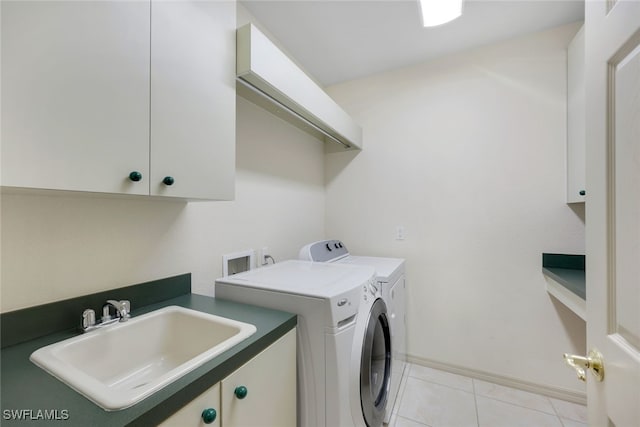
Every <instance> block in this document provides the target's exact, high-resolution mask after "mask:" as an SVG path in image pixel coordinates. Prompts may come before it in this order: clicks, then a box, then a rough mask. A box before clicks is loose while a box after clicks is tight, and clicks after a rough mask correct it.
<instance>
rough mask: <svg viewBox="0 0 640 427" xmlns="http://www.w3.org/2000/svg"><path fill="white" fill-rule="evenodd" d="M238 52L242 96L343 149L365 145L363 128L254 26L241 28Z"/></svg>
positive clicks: (248, 25) (240, 93) (249, 25)
mask: <svg viewBox="0 0 640 427" xmlns="http://www.w3.org/2000/svg"><path fill="white" fill-rule="evenodd" d="M236 55H237V61H236V62H237V65H236V73H237V75H238V78H239V79H240V81H241V82H243V84H244V85H246V87H243V86H240V85H239V86H238V94H239V95H241V96H243V97H245V98H247V99H248V100H250V101H252V102H254V103H256V104H258V105H260V106H262V107H266V108H267V109H268V110H269V111H271V112H273V113H275V114H277V115H279V116H281V117H282V118H285V119H287V120H289V121H292V122H293V123H294V124H296V125H297V126H298V127H300V128H302V129H304V130H307V131H310V133H312V134H314V135H316V136H317V135H318V134H322V135H324V137H325V141H327V142H331V143H332V144H336V145H338V146H340V147H342V148H343V149H361V148H362V128H361V127H360V126H359V125H358V124H357V123H356V122H355V121H354V120H353V119H352V118H351V117H350V116H349V115H348V114H347V113H346V112H345V111H344V110H343V109H342V108H341V107H340V106H339V105H338V104H337V103H336V102H335V101H334V100H333V99H332V98H331V97H330V96H329V95H327V93H326V92H325V91H324V90H323V89H322V88H321V87H320V86H318V85H317V84H316V83H315V82H314V81H313V80H312V79H311V78H310V77H309V76H307V75H306V74H305V73H304V71H302V70H301V69H300V68H299V67H298V66H297V65H296V64H295V62H293V61H292V60H291V59H290V58H289V57H288V56H287V55H285V54H284V53H283V52H282V51H281V50H280V49H279V48H278V47H277V46H276V45H275V44H274V43H273V42H272V41H271V40H269V38H268V37H267V36H265V35H264V34H263V33H262V32H260V30H258V29H257V28H256V27H255V26H254V25H252V24H247V25H245V26H243V27H241V28H239V29H238V33H237V51H236ZM264 99H269V100H270V101H272V102H275V107H270V105H271V106H273V105H274V104H269V103H265V102H264ZM291 117H294V119H293V120H291ZM300 123H302V124H300Z"/></svg>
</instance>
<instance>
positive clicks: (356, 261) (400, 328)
mask: <svg viewBox="0 0 640 427" xmlns="http://www.w3.org/2000/svg"><path fill="white" fill-rule="evenodd" d="M298 257H299V258H300V259H302V260H307V261H314V262H327V263H334V264H351V265H370V266H372V267H374V269H375V270H376V281H377V282H378V283H379V286H380V287H381V288H382V299H383V300H384V302H385V304H386V306H387V311H388V313H389V318H390V323H391V348H392V354H393V358H392V364H391V383H390V388H389V399H388V403H387V407H386V413H385V417H384V422H385V423H388V422H389V420H390V418H391V413H392V411H393V406H394V404H395V401H396V397H397V396H398V391H399V389H400V382H401V380H402V375H403V373H404V370H405V368H406V365H407V328H406V301H405V289H406V284H405V274H404V259H400V258H381V257H368V256H354V255H351V254H350V253H349V251H348V250H347V248H346V246H345V245H344V244H343V243H342V242H341V241H340V240H321V241H318V242H314V243H310V244H308V245H306V246H304V247H303V248H302V249H300V253H299V256H298Z"/></svg>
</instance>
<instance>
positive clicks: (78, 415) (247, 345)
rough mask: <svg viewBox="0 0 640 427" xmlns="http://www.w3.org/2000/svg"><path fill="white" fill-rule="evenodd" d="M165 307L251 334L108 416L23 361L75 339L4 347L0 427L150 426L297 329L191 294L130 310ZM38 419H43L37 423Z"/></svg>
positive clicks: (278, 315) (56, 337)
mask: <svg viewBox="0 0 640 427" xmlns="http://www.w3.org/2000/svg"><path fill="white" fill-rule="evenodd" d="M170 305H178V306H182V307H186V308H191V309H194V310H199V311H203V312H206V313H211V314H215V315H218V316H223V317H228V318H230V319H235V320H239V321H242V322H247V323H251V324H254V325H255V326H256V328H257V332H256V333H255V334H253V335H252V336H251V337H249V338H248V339H246V340H245V341H243V342H241V343H240V344H238V345H236V346H234V347H233V348H231V349H229V350H227V351H226V352H224V353H222V354H221V355H219V356H217V357H215V358H214V359H212V360H210V361H209V362H207V363H205V364H203V365H202V366H200V367H198V368H197V369H195V370H193V371H191V372H189V373H188V374H186V375H184V376H183V377H181V378H179V379H178V380H176V381H174V382H172V383H171V384H169V385H167V386H166V387H164V388H163V389H161V390H159V391H158V392H156V393H154V394H153V395H151V396H149V397H148V398H146V399H144V400H143V401H141V402H140V403H138V404H136V405H134V406H132V407H130V408H128V409H123V410H121V411H112V412H107V411H105V410H103V409H102V408H100V407H99V406H97V405H95V404H94V403H93V402H91V401H89V400H88V399H86V398H85V397H84V396H82V395H81V394H79V393H77V392H76V391H74V390H73V389H71V388H70V387H69V386H67V385H66V384H64V383H63V382H61V381H59V380H57V379H56V378H54V377H53V376H51V375H49V374H48V373H47V372H45V371H44V370H42V369H41V368H39V367H37V366H36V365H34V364H33V363H32V362H31V361H30V360H29V356H30V355H31V353H32V352H33V351H35V350H36V349H38V348H40V347H42V346H45V345H48V344H51V343H54V342H57V341H60V340H63V339H66V338H70V337H72V336H75V335H77V334H78V333H74V332H69V331H67V332H56V333H53V334H50V335H47V336H44V337H41V338H37V339H33V340H30V341H26V342H23V343H20V344H16V345H12V346H9V347H5V348H3V349H2V351H1V354H0V356H1V373H2V377H1V380H0V381H1V387H2V389H1V391H2V393H1V395H0V397H1V399H2V403H1V406H2V418H1V420H0V424H2V425H3V426H10V425H20V426H23V425H40V426H43V425H47V426H49V425H64V426H67V427H69V426H109V427H111V426H129V425H131V426H151V425H156V424H158V423H159V422H160V421H162V420H164V419H166V418H167V417H168V416H170V415H171V414H172V413H173V412H175V411H176V410H177V409H179V408H181V407H182V406H184V405H185V404H187V403H188V402H189V401H191V400H193V399H194V398H195V397H196V396H198V395H200V394H201V393H202V392H204V391H205V390H207V389H208V388H209V387H210V386H212V385H213V384H215V383H217V382H219V381H220V380H222V379H223V378H225V377H226V376H227V375H229V374H230V373H232V372H233V371H235V370H236V369H237V368H239V367H240V366H242V365H243V364H244V363H245V362H247V361H248V360H250V359H251V358H253V357H254V356H255V355H257V354H258V353H260V352H261V351H262V350H264V349H265V348H266V347H268V346H269V345H270V344H272V343H273V342H275V341H276V340H277V339H278V338H280V337H281V336H283V335H284V334H285V333H286V332H288V331H289V330H291V329H292V328H294V327H295V326H296V323H297V320H296V315H294V314H290V313H285V312H281V311H276V310H270V309H266V308H262V307H256V306H252V305H246V304H239V303H235V302H231V301H226V300H221V299H216V298H211V297H206V296H202V295H196V294H186V295H182V296H178V297H175V298H171V299H168V300H165V301H162V302H159V303H155V304H152V305H148V306H145V307H142V308H140V309H138V310H136V309H135V307H134V309H133V310H132V315H133V316H136V315H140V314H144V313H146V312H149V311H152V310H156V309H158V308H162V307H166V306H170ZM5 326H6V325H5ZM123 351H126V349H123ZM99 352H100V349H99V348H97V349H96V354H99ZM29 411H30V412H29ZM45 411H46V412H45ZM17 414H21V415H23V416H26V418H27V419H22V420H17V419H14V418H15V417H16V415H17ZM43 417H48V418H46V419H44V420H43ZM50 418H53V419H50ZM56 418H57V419H56Z"/></svg>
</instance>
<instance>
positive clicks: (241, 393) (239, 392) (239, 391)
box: [234, 385, 249, 399]
mask: <svg viewBox="0 0 640 427" xmlns="http://www.w3.org/2000/svg"><path fill="white" fill-rule="evenodd" d="M234 393H235V395H236V397H237V398H238V399H244V398H245V397H247V393H249V390H247V388H246V387H245V386H243V385H240V386H238V387H236V389H235V391H234Z"/></svg>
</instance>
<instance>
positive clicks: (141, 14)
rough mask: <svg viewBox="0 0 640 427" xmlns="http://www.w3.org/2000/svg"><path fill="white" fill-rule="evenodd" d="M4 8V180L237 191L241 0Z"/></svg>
mask: <svg viewBox="0 0 640 427" xmlns="http://www.w3.org/2000/svg"><path fill="white" fill-rule="evenodd" d="M1 7H2V89H3V92H2V112H3V115H2V181H1V184H2V186H3V187H18V188H37V189H52V190H71V191H85V192H97V193H118V194H138V195H152V196H167V197H178V198H185V199H213V200H229V199H233V197H234V171H235V13H236V12H235V3H234V2H232V1H225V2H220V1H215V0H212V1H193V2H191V1H155V0H154V1H153V2H149V1H122V2H120V1H105V2H94V1H91V2H88V1H69V2H64V1H3V2H2V5H1Z"/></svg>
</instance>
